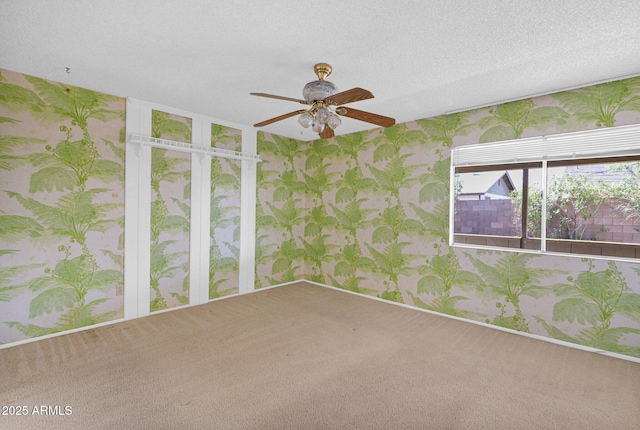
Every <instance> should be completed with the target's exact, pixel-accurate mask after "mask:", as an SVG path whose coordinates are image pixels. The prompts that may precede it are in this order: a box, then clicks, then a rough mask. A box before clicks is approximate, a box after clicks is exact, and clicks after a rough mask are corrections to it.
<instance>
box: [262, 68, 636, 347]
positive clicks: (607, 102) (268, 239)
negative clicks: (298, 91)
mask: <svg viewBox="0 0 640 430" xmlns="http://www.w3.org/2000/svg"><path fill="white" fill-rule="evenodd" d="M637 123H640V77H639V78H631V79H626V80H621V81H616V82H611V83H607V84H601V85H595V86H592V87H587V88H582V89H577V90H572V91H567V92H562V93H557V94H552V95H547V96H541V97H536V98H532V99H525V100H520V101H515V102H510V103H505V104H502V105H497V106H492V107H487V108H482V109H476V110H473V111H468V112H461V113H457V114H452V115H443V116H439V117H435V118H427V119H421V120H418V121H414V122H410V123H405V124H398V125H396V126H394V127H392V128H388V129H376V130H371V131H366V132H360V133H353V134H349V135H345V136H337V137H335V138H332V139H328V140H317V141H313V142H299V141H295V140H291V139H285V138H280V137H278V136H273V135H268V134H262V135H260V136H261V137H260V138H259V141H258V152H259V153H260V155H261V157H262V159H263V160H265V161H264V162H263V163H262V166H260V169H261V171H260V173H259V177H258V189H259V192H258V201H257V213H258V228H257V236H258V244H259V247H258V251H257V259H258V264H257V266H256V271H257V279H258V280H259V281H258V284H259V286H266V285H275V284H279V283H282V282H286V281H290V280H293V279H311V280H314V281H317V282H320V283H323V284H327V285H332V286H335V287H339V288H344V289H348V290H351V291H354V292H358V293H362V294H368V295H375V296H377V297H380V298H383V299H387V300H392V301H396V302H401V303H406V304H408V305H412V306H416V307H419V308H424V309H429V310H434V311H438V312H442V313H446V314H450V315H455V316H460V317H464V318H468V319H473V320H477V321H482V322H487V323H490V324H495V325H498V326H502V327H507V328H511V329H515V330H519V331H523V332H528V333H535V334H538V335H542V336H547V337H552V338H555V339H560V340H564V341H568V342H573V343H578V344H582V345H588V346H592V347H596V348H600V349H605V350H608V351H613V352H618V353H622V354H627V355H631V356H635V357H640V268H639V266H640V264H638V263H631V262H623V261H613V260H611V261H608V260H603V259H586V258H579V257H571V256H549V255H547V256H542V255H535V254H526V253H513V252H500V251H488V250H473V249H468V248H466V249H465V248H455V247H449V246H448V244H447V241H448V225H449V224H448V223H449V221H448V217H449V168H450V167H449V166H450V159H449V157H450V148H451V147H452V146H453V145H456V146H458V145H468V144H476V143H483V142H489V141H496V140H506V139H514V138H521V137H529V136H535V135H542V134H553V133H563V132H571V131H578V130H585V129H592V128H597V127H605V126H606V127H610V126H617V125H626V124H637Z"/></svg>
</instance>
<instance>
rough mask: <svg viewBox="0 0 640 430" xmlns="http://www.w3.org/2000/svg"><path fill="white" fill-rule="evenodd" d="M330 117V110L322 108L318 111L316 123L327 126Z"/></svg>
mask: <svg viewBox="0 0 640 430" xmlns="http://www.w3.org/2000/svg"><path fill="white" fill-rule="evenodd" d="M329 115H331V112H330V111H329V109H327V108H326V107H320V108H318V110H317V111H316V121H318V122H321V123H322V124H325V123H326V122H327V120H328V119H329Z"/></svg>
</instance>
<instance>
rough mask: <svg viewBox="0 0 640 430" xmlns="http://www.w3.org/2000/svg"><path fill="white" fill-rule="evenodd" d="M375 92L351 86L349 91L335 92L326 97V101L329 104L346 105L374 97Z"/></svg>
mask: <svg viewBox="0 0 640 430" xmlns="http://www.w3.org/2000/svg"><path fill="white" fill-rule="evenodd" d="M372 98H373V94H371V92H370V91H367V90H365V89H362V88H351V89H350V90H347V91H342V92H341V93H338V94H334V95H332V96H329V97H327V98H326V99H324V101H325V103H327V104H329V105H344V104H347V103H352V102H358V101H360V100H367V99H372Z"/></svg>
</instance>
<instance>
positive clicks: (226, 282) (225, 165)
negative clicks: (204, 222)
mask: <svg viewBox="0 0 640 430" xmlns="http://www.w3.org/2000/svg"><path fill="white" fill-rule="evenodd" d="M211 146H212V147H215V148H222V149H230V150H233V151H240V150H241V149H242V148H241V147H242V131H241V130H237V129H234V128H231V127H224V126H221V125H217V124H212V125H211ZM240 165H241V163H240V161H238V160H231V159H228V158H218V157H213V158H212V160H211V208H210V210H211V212H210V220H211V229H210V242H211V246H210V249H209V298H210V299H215V298H218V297H223V296H226V295H229V294H236V293H237V292H238V282H239V275H240V269H239V257H240Z"/></svg>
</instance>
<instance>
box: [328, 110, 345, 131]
mask: <svg viewBox="0 0 640 430" xmlns="http://www.w3.org/2000/svg"><path fill="white" fill-rule="evenodd" d="M340 124H342V120H341V119H340V117H339V116H338V115H336V114H335V113H333V112H332V113H331V115H329V119H328V120H327V125H328V126H329V127H331V129H332V130H335V129H336V127H338V126H339V125H340Z"/></svg>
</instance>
